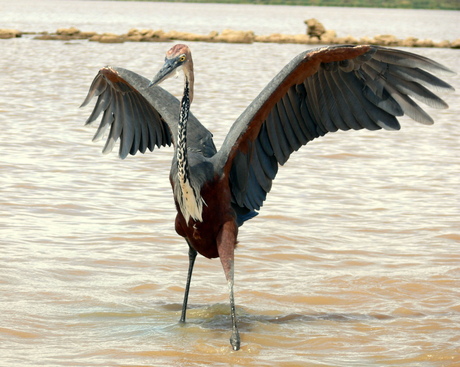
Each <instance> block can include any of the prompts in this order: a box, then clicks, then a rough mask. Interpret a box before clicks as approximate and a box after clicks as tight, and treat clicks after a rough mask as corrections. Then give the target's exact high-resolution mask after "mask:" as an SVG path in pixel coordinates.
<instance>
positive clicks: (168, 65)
mask: <svg viewBox="0 0 460 367" xmlns="http://www.w3.org/2000/svg"><path fill="white" fill-rule="evenodd" d="M176 68H177V64H176V62H175V59H166V60H165V63H164V65H163V66H162V68H161V69H160V71H159V72H158V73H157V75H155V76H154V77H153V79H152V81H151V82H150V84H149V88H150V87H153V86H154V85H158V84H160V83H161V82H163V81H164V80H166V79H168V78H169V77H171V76H173V75H174V73H173V71H174V70H176Z"/></svg>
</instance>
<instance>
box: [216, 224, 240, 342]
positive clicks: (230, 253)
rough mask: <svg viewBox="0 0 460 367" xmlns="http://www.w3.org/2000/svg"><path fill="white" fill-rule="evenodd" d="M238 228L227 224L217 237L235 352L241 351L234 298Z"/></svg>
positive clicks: (231, 338) (231, 339) (231, 340)
mask: <svg viewBox="0 0 460 367" xmlns="http://www.w3.org/2000/svg"><path fill="white" fill-rule="evenodd" d="M237 233H238V227H237V226H236V223H235V222H226V223H225V224H224V225H223V226H222V229H221V231H220V232H219V235H218V237H217V249H218V252H219V257H220V261H221V263H222V267H223V268H224V272H225V277H226V278H227V283H228V290H229V295H230V313H231V316H232V336H231V337H230V344H231V345H232V348H233V350H238V349H240V333H239V332H238V327H237V325H236V323H237V320H236V311H235V300H234V297H233V279H234V275H233V274H234V253H235V246H236V235H237Z"/></svg>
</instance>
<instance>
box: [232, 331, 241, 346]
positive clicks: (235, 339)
mask: <svg viewBox="0 0 460 367" xmlns="http://www.w3.org/2000/svg"><path fill="white" fill-rule="evenodd" d="M230 344H231V345H232V348H233V350H235V351H236V350H239V349H240V344H241V341H240V333H239V332H238V329H234V330H233V332H232V336H231V337H230Z"/></svg>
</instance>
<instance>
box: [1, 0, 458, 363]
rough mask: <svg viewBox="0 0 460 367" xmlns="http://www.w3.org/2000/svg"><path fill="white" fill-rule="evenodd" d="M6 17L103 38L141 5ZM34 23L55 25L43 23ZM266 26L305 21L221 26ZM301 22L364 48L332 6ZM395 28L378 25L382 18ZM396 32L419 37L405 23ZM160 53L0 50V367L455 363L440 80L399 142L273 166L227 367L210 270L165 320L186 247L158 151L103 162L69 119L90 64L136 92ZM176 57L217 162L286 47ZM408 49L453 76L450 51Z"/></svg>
mask: <svg viewBox="0 0 460 367" xmlns="http://www.w3.org/2000/svg"><path fill="white" fill-rule="evenodd" d="M20 3H21V2H14V3H12V2H1V3H0V4H1V6H2V9H1V10H2V12H1V13H0V14H1V15H0V17H1V18H0V19H2V23H4V25H5V26H14V27H16V28H19V29H23V30H24V29H26V27H25V24H26V23H27V24H28V27H27V29H28V30H33V31H42V30H45V25H46V26H47V27H48V26H49V29H50V30H54V29H55V28H57V27H61V26H69V25H75V26H77V27H79V28H81V29H84V30H96V31H101V30H104V31H116V32H117V33H123V32H125V31H126V30H127V29H129V28H130V27H131V26H137V27H139V28H143V27H147V21H148V19H147V18H149V13H148V12H147V11H145V12H144V11H143V9H153V7H154V5H153V4H152V3H134V2H133V3H129V4H128V3H123V2H92V1H91V2H89V1H88V2H82V1H75V2H74V1H70V2H66V1H63V2H62V1H59V2H56V1H48V0H46V1H41V2H39V3H37V4H40V5H37V12H23V11H21V12H20V11H19V10H18V9H19V8H20V7H19V6H18V4H20ZM24 3H25V4H27V3H28V4H30V2H24ZM57 3H58V4H59V5H63V6H62V8H61V7H60V6H59V7H56V6H55V5H56V4H57ZM34 4H35V2H34ZM155 6H157V7H158V8H155V9H158V14H156V15H155V16H156V17H157V18H155V24H152V25H151V26H149V28H164V29H168V28H175V29H178V30H185V31H195V32H200V33H206V32H207V31H208V30H209V29H216V28H217V26H216V24H213V22H215V21H216V19H218V20H220V19H222V17H223V16H224V14H230V15H231V14H232V12H233V13H235V12H237V11H238V12H240V9H241V8H240V7H239V6H218V5H193V9H196V17H195V16H194V17H188V18H187V20H186V21H185V22H186V26H184V24H180V23H179V22H178V20H177V19H176V20H174V18H171V16H172V15H171V14H176V12H177V11H178V10H181V9H187V8H192V5H191V4H188V5H184V4H182V5H181V4H167V5H166V4H160V5H155ZM252 8H253V7H244V9H252ZM43 9H54V10H55V11H56V16H55V17H54V18H52V20H51V21H50V22H49V23H47V21H45V20H44V18H43V11H44V10H43ZM127 9H131V10H130V11H127ZM165 9H166V10H165ZM273 9H276V10H277V12H278V13H279V17H281V16H283V17H285V19H284V21H283V24H286V31H283V32H284V33H296V32H291V31H290V29H289V27H298V21H292V18H291V16H292V17H293V16H297V15H298V14H300V13H302V14H301V19H302V20H303V19H304V18H307V17H310V15H309V14H310V12H314V11H317V9H318V8H289V7H262V6H261V7H257V11H258V17H255V16H253V17H252V19H248V18H247V16H246V12H242V13H241V12H240V13H239V14H242V18H241V20H240V22H239V23H238V22H237V19H238V18H237V17H230V15H228V17H229V19H230V18H231V19H232V21H231V22H230V21H229V26H231V27H232V28H236V29H245V28H247V29H253V30H256V31H257V33H260V34H269V33H272V31H273V32H275V31H281V30H280V29H279V28H276V27H278V26H279V24H278V23H277V22H271V21H268V23H269V24H268V25H267V19H271V18H270V17H271V16H272V14H273ZM77 10H78V11H77ZM95 10H97V11H95ZM224 10H225V12H227V13H225V12H224ZM300 10H301V11H300ZM321 10H323V11H324V12H325V13H327V17H332V16H335V19H336V21H337V22H343V23H347V22H348V23H347V24H348V27H350V28H353V27H358V26H359V24H361V25H362V28H361V29H360V30H357V31H356V32H357V33H359V34H367V32H369V33H371V34H374V33H376V31H374V30H371V31H369V29H368V28H367V25H366V22H365V21H363V23H359V24H358V23H356V22H355V21H350V20H348V21H347V14H349V12H350V11H351V10H349V9H336V10H334V12H330V11H329V10H330V9H327V10H328V11H327V12H326V9H321ZM50 11H51V10H50ZM149 11H150V10H149ZM289 11H290V13H289ZM354 11H357V12H367V13H368V14H369V15H368V17H369V19H372V23H373V26H374V27H375V28H374V29H377V28H379V29H382V30H383V31H382V33H393V34H395V35H397V36H398V37H401V38H402V37H404V36H405V35H406V33H407V32H406V30H407V24H406V23H405V22H401V21H395V22H392V24H391V28H388V22H387V21H386V20H385V19H384V18H382V16H381V14H388V11H387V10H378V9H372V10H370V9H364V10H363V9H356V10H354ZM284 12H286V13H284ZM287 13H288V14H290V15H289V16H288V15H286V14H287ZM412 13H413V11H407V12H406V11H401V10H398V14H400V15H401V17H404V16H407V17H410V14H412ZM422 13H423V12H420V13H418V14H422ZM428 13H429V12H428ZM452 13H453V14H454V15H458V13H455V12H431V14H432V16H433V17H434V18H436V17H438V16H440V14H441V17H444V16H445V24H448V22H449V21H450V19H452ZM5 14H6V15H7V16H6V15H5ZM34 14H35V15H34ZM53 14H54V13H53ZM201 14H206V19H209V22H210V23H211V25H209V24H208V23H204V22H203V21H202V19H203V17H204V15H201ZM299 17H300V16H299ZM320 19H321V20H323V18H320ZM411 19H413V18H411ZM21 22H22V23H21ZM151 22H152V23H153V20H152V21H151ZM171 22H174V24H172V23H171ZM70 23H72V24H70ZM193 23H196V24H195V25H194V26H192V25H193ZM272 23H273V27H274V28H276V29H273V30H272V29H271V28H270V25H271V24H272ZM293 23H295V24H296V25H295V26H293V25H292V24H293ZM264 24H265V25H264ZM277 24H278V25H277ZM413 24H417V22H416V20H414V23H413ZM225 26H227V24H225ZM188 27H189V28H188ZM302 27H303V24H301V26H300V28H301V29H299V30H298V33H301V32H303V28H302ZM449 27H450V28H451V29H454V28H456V27H455V26H453V25H452V23H451V24H450V25H449ZM336 28H338V27H336ZM410 31H411V32H412V33H411V34H410V35H415V36H419V35H418V34H415V33H416V31H417V32H419V31H420V32H424V30H423V29H419V28H418V27H417V26H413V27H412V29H411V30H410ZM419 37H420V38H422V37H425V36H424V35H420V36H419ZM431 38H432V39H435V38H437V37H434V36H433V37H431ZM170 46H171V44H170V43H159V44H156V43H155V44H151V43H126V44H98V43H91V42H87V41H78V42H70V43H67V42H60V41H58V42H45V41H35V40H32V39H31V38H30V37H23V38H20V39H12V40H2V41H1V42H0V51H1V52H0V64H1V65H2V73H1V74H0V91H1V95H2V98H1V99H0V123H1V126H2V133H1V135H0V146H1V148H2V157H1V159H0V177H1V180H0V188H1V193H2V194H1V197H0V238H1V239H0V241H1V244H0V249H1V253H2V256H1V257H0V294H1V297H0V314H1V317H0V365H2V366H37V365H42V366H69V365H70V366H204V365H212V366H228V365H233V366H395V365H396V366H411V367H412V366H423V367H431V366H454V365H455V364H456V363H457V364H458V363H460V358H459V355H460V349H459V345H460V336H459V335H460V302H459V299H460V294H459V293H460V292H459V291H458V290H459V287H460V282H459V278H460V266H459V264H460V251H459V245H460V221H459V216H460V205H459V204H460V194H459V190H458V188H459V184H460V176H459V174H458V172H459V171H460V158H459V157H460V154H459V153H460V151H459V142H460V133H459V122H460V121H459V120H460V119H459V117H458V116H459V113H460V105H459V102H458V101H459V94H458V93H459V92H458V90H460V78H459V76H458V75H456V76H449V77H448V81H449V82H450V83H451V84H452V85H454V86H455V87H456V89H457V92H455V93H452V94H447V95H444V98H445V99H446V101H447V102H448V103H449V104H450V106H451V108H450V109H449V110H432V109H429V112H430V114H431V115H432V116H433V118H434V119H435V121H436V123H435V125H433V126H423V125H420V124H417V123H415V122H413V121H411V120H408V119H402V124H403V129H402V130H401V131H399V132H382V131H379V132H368V131H366V132H353V133H352V132H346V133H334V134H330V135H329V136H326V137H324V138H322V139H319V140H317V141H315V142H313V143H311V144H309V145H308V146H307V147H304V148H302V149H301V150H300V151H299V152H298V153H296V154H293V155H292V157H291V159H290V160H289V161H288V163H287V164H286V165H285V167H282V168H281V169H280V171H279V174H278V176H277V178H276V180H275V183H274V187H273V189H272V192H271V193H270V194H269V195H268V200H267V201H266V203H265V205H264V207H263V208H262V210H261V214H260V215H259V216H258V217H257V218H255V219H253V220H251V221H250V222H249V223H247V224H246V225H244V226H243V227H242V228H241V231H240V236H239V240H240V244H239V249H238V251H237V255H236V285H235V291H236V302H237V305H238V315H239V319H240V328H241V334H242V350H241V351H239V352H237V353H235V352H232V351H231V350H230V346H229V343H228V338H229V336H230V333H229V327H230V316H229V310H228V299H227V286H226V282H225V279H224V275H223V271H222V270H221V266H220V263H219V261H218V260H213V261H210V260H207V259H204V258H202V257H200V258H198V261H197V264H196V269H195V272H194V279H193V283H192V290H191V295H190V307H191V309H190V311H189V314H188V316H189V319H188V323H187V324H186V325H185V326H181V325H179V324H178V322H177V321H178V318H179V314H180V307H181V301H182V296H183V286H184V283H185V275H186V268H187V248H186V244H185V242H184V241H183V240H182V239H181V238H179V237H178V236H177V235H176V234H175V232H174V226H173V222H174V217H175V210H174V205H173V200H172V195H171V190H170V187H169V182H168V172H169V166H170V160H171V154H172V150H171V149H160V150H157V151H155V152H154V153H149V154H145V155H136V156H134V157H128V158H127V159H126V160H123V161H122V160H120V159H119V158H117V155H116V153H115V152H113V153H112V154H109V155H107V156H104V155H102V154H101V153H100V151H101V149H102V146H103V143H102V142H99V143H92V142H91V137H92V135H93V134H94V132H95V129H94V128H88V127H84V126H83V123H84V121H85V119H86V118H87V116H88V115H89V113H90V108H85V109H78V106H79V105H80V104H81V102H82V101H83V99H84V97H85V94H86V92H87V89H88V87H89V85H90V83H91V80H92V78H93V77H94V75H95V74H96V73H97V70H98V69H99V68H100V67H102V66H104V65H107V64H111V65H117V66H123V67H126V68H129V69H131V70H134V71H137V72H139V73H141V74H143V75H145V76H147V77H151V76H153V75H154V73H155V72H156V71H157V69H158V68H159V67H160V66H161V64H162V60H163V57H164V52H165V51H166V49H167V48H169V47H170ZM190 46H191V48H192V51H193V55H194V60H195V69H196V70H195V71H196V93H195V99H194V105H193V106H192V109H193V112H194V113H195V115H196V116H197V117H198V118H200V120H201V121H202V123H204V124H205V125H206V126H207V127H208V128H209V129H210V130H211V131H212V132H213V133H214V135H215V138H216V142H217V144H218V145H220V144H221V142H222V141H223V138H224V136H225V134H226V133H227V131H228V129H229V127H230V125H231V124H232V122H233V121H234V120H235V119H236V118H237V116H238V115H239V114H240V113H241V112H242V111H243V109H244V108H245V107H246V106H247V104H248V103H249V102H250V101H251V100H252V99H253V98H254V97H255V96H256V95H257V94H258V92H259V91H260V90H261V88H263V87H264V86H265V84H266V83H267V82H268V81H269V80H270V78H272V77H273V76H274V75H275V74H276V72H277V71H278V70H279V69H280V68H281V67H282V66H283V65H284V64H285V63H287V62H288V61H289V60H290V59H291V58H292V57H294V56H295V55H296V54H298V53H299V52H301V51H302V50H304V49H305V47H304V46H302V45H277V44H253V45H230V44H206V43H192V44H191V45H190ZM411 51H415V52H417V53H420V54H422V55H425V56H428V57H432V58H435V59H436V60H439V61H441V62H442V63H444V64H446V65H447V66H449V67H451V68H453V69H456V68H458V50H450V49H412V50H411ZM181 84H182V83H181V82H180V80H174V79H173V80H171V81H168V83H167V84H165V87H166V88H167V89H168V90H170V91H172V92H174V93H176V94H177V95H180V93H181V87H182V85H181Z"/></svg>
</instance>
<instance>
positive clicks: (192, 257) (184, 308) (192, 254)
mask: <svg viewBox="0 0 460 367" xmlns="http://www.w3.org/2000/svg"><path fill="white" fill-rule="evenodd" d="M196 254H197V252H196V250H195V249H194V248H193V247H192V246H190V244H189V245H188V274H187V284H186V285H185V293H184V302H183V303H182V314H181V316H180V320H179V321H180V322H185V314H186V313H187V303H188V292H189V291H190V282H191V281H192V273H193V265H194V264H195V259H196Z"/></svg>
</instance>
